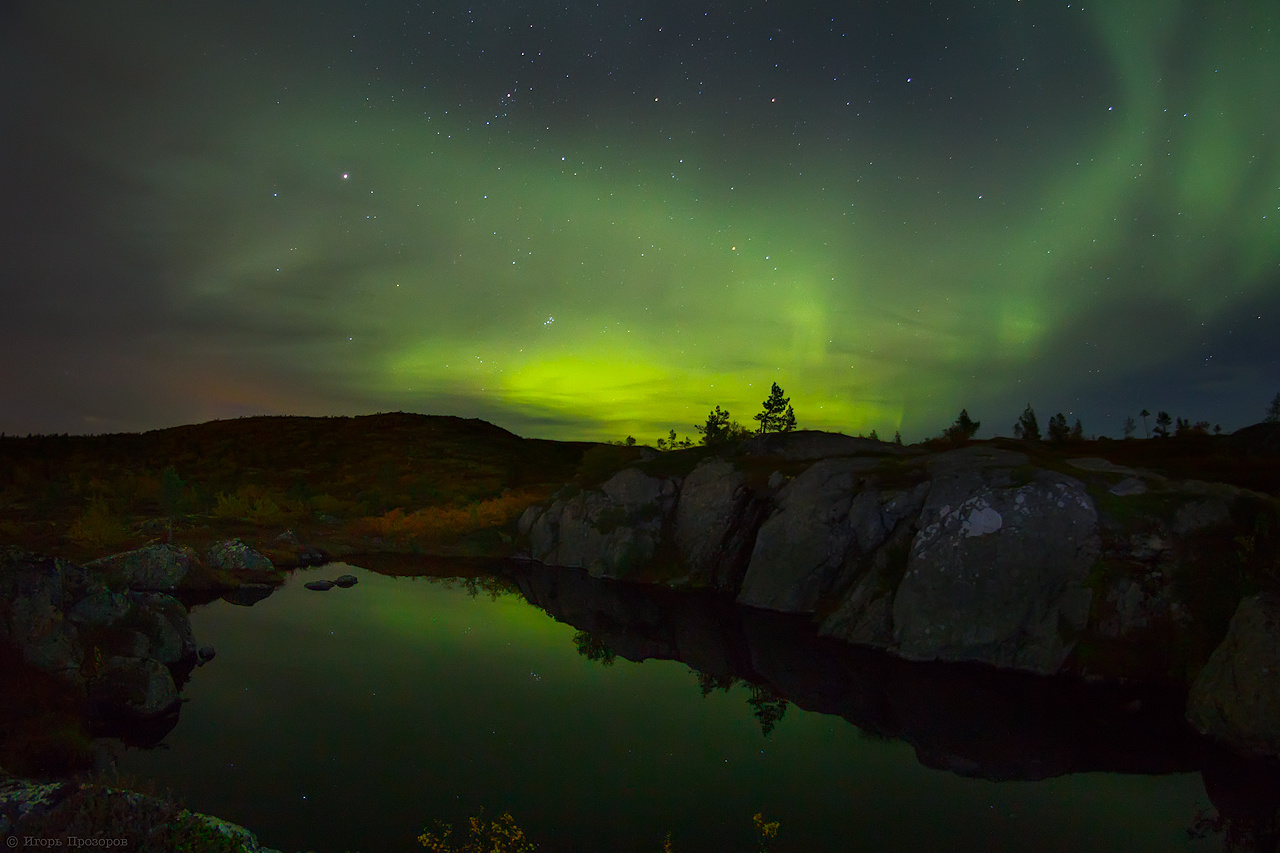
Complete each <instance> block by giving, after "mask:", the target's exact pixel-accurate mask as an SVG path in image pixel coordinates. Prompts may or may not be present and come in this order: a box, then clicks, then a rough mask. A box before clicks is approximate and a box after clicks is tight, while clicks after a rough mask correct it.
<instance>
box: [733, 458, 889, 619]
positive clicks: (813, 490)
mask: <svg viewBox="0 0 1280 853" xmlns="http://www.w3.org/2000/svg"><path fill="white" fill-rule="evenodd" d="M875 465H876V460H874V459H866V458H852V457H837V458H834V459H823V460H822V461H820V462H815V463H814V464H812V465H810V466H809V467H808V468H806V469H805V470H804V472H803V473H801V474H800V475H799V476H798V477H796V478H795V479H793V480H792V481H791V482H789V483H787V484H786V485H785V486H783V487H782V490H781V491H780V492H778V496H777V508H776V509H775V510H774V512H773V513H772V514H771V515H770V516H769V517H768V518H766V519H765V521H764V523H763V524H762V525H760V531H759V533H757V534H756V542H755V547H754V549H753V550H752V552H751V562H750V563H749V564H748V566H747V572H746V575H745V576H744V577H743V579H742V589H741V591H740V592H739V593H738V603H739V604H746V605H749V606H751V607H761V608H766V609H769V610H779V611H783V612H788V613H811V612H813V609H814V606H815V605H816V604H817V603H818V600H819V598H820V597H821V596H822V594H823V593H824V592H826V591H827V590H828V589H829V588H830V586H831V584H832V582H833V581H834V579H835V578H836V576H837V575H838V573H839V572H840V570H841V568H842V567H843V566H844V563H845V559H846V557H847V556H848V553H849V550H850V548H851V547H853V546H854V544H855V543H856V542H857V540H858V536H859V532H860V531H859V530H857V529H856V526H857V519H859V518H860V517H861V516H862V515H863V513H864V511H865V510H867V509H869V508H870V505H872V504H874V505H876V506H877V507H878V500H877V497H878V496H877V495H875V494H873V493H867V492H864V493H861V494H859V495H857V499H858V503H859V506H858V507H857V508H854V506H853V505H854V503H855V494H854V486H855V484H856V483H857V482H859V477H858V475H859V473H860V472H865V471H867V470H869V469H871V468H873V467H875ZM864 495H865V496H866V497H864ZM864 505H865V506H864ZM851 509H856V511H855V512H853V513H852V515H851ZM873 514H874V513H873ZM881 532H882V531H881ZM873 535H877V534H873ZM876 544H879V543H876Z"/></svg>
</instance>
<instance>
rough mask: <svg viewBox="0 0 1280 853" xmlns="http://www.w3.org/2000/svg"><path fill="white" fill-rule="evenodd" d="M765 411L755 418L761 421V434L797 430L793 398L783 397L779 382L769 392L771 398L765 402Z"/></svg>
mask: <svg viewBox="0 0 1280 853" xmlns="http://www.w3.org/2000/svg"><path fill="white" fill-rule="evenodd" d="M763 405H764V410H763V411H762V412H760V414H758V415H756V416H755V419H756V420H757V421H759V423H760V428H759V430H758V431H759V432H791V431H792V430H793V429H795V428H796V413H795V410H794V409H792V408H791V398H790V397H784V396H782V388H781V386H779V385H778V383H777V382H775V383H773V388H772V389H770V391H769V398H768V399H767V400H765V401H764V404H763Z"/></svg>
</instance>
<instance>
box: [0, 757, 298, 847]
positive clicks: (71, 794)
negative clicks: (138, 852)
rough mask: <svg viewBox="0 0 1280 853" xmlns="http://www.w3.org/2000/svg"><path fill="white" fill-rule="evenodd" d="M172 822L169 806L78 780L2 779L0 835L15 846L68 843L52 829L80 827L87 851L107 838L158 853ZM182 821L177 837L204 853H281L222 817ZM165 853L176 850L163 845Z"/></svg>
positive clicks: (185, 816)
mask: <svg viewBox="0 0 1280 853" xmlns="http://www.w3.org/2000/svg"><path fill="white" fill-rule="evenodd" d="M175 817H177V816H176V815H175V809H174V806H173V803H172V802H166V801H164V800H160V799H157V798H155V797H150V796H147V795H145V794H139V793H137V792H135V791H128V790H123V789H120V788H110V787H106V786H103V785H98V784H95V783H82V782H77V781H71V782H36V781H33V780H30V779H20V778H16V777H9V776H7V775H4V774H0V835H8V836H10V837H11V838H12V839H13V840H14V841H17V839H18V837H19V836H23V837H35V838H43V839H45V840H47V841H66V840H67V839H68V838H70V839H75V836H64V835H63V834H62V833H61V832H54V831H51V830H53V829H55V828H56V829H58V830H61V829H63V828H65V827H80V828H81V829H82V830H83V831H85V832H86V833H87V835H88V837H86V838H81V839H79V841H80V843H81V844H83V845H85V846H89V847H92V846H94V845H93V841H99V842H101V841H102V840H104V839H110V840H112V841H114V842H115V844H116V845H117V846H119V847H121V848H122V849H126V850H132V849H143V850H152V849H158V848H157V846H156V836H155V833H156V832H157V828H158V827H163V826H166V825H167V828H168V829H170V830H172V829H174V828H175V825H174V824H173V823H172V821H173V820H174V818H175ZM181 821H182V824H183V827H182V830H180V832H181V834H182V835H186V836H198V837H199V838H201V839H203V841H202V843H201V846H200V847H199V849H202V850H205V849H208V850H237V851H242V852H243V853H279V851H277V850H274V849H272V848H270V847H264V846H262V845H261V844H260V843H259V842H258V839H257V837H256V836H255V835H254V834H253V833H252V832H250V831H249V830H247V829H245V828H244V827H242V826H240V825H238V824H234V823H229V822H228V821H225V820H222V819H221V818H216V817H211V816H209V815H205V814H199V813H196V812H191V811H183V812H182V813H181ZM162 832H163V830H162ZM161 838H163V839H165V840H166V842H169V841H172V837H171V836H168V835H163V834H162V835H161ZM188 843H189V841H184V842H182V849H194V848H189V847H187V844H188ZM13 846H16V844H15V845H13ZM46 846H49V847H60V846H62V845H61V844H48V845H46ZM72 846H75V844H74V843H73V844H72ZM102 846H107V845H102ZM165 849H176V848H173V847H170V846H168V843H166V845H165Z"/></svg>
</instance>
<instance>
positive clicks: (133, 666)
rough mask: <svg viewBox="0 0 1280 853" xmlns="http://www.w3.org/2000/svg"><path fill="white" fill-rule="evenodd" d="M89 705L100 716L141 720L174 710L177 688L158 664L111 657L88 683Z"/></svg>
mask: <svg viewBox="0 0 1280 853" xmlns="http://www.w3.org/2000/svg"><path fill="white" fill-rule="evenodd" d="M89 701H90V702H92V703H93V706H94V708H95V709H96V710H97V712H98V713H99V714H100V715H102V716H105V717H109V718H124V719H138V720H141V719H147V718H151V717H158V716H161V715H164V714H168V713H171V712H173V711H174V710H176V709H177V707H178V688H177V686H175V685H174V683H173V674H172V673H170V672H169V668H168V667H166V666H165V665H164V664H162V663H160V661H158V660H154V659H152V658H145V657H125V656H123V655H114V656H112V657H110V658H107V659H106V660H105V661H103V663H102V664H101V665H100V666H99V667H98V668H97V670H96V672H95V673H94V674H93V677H92V678H91V679H90V680H89Z"/></svg>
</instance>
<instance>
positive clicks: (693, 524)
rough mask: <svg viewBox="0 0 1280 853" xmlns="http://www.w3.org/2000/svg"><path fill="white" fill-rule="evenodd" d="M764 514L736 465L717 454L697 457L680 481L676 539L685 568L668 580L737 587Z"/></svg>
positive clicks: (731, 589) (733, 590)
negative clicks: (691, 467) (687, 474)
mask: <svg viewBox="0 0 1280 853" xmlns="http://www.w3.org/2000/svg"><path fill="white" fill-rule="evenodd" d="M763 514H764V504H763V502H762V501H760V500H758V499H757V498H756V497H755V495H754V493H753V492H752V490H751V489H750V488H749V487H748V486H747V482H746V477H745V475H743V473H742V472H741V471H739V470H738V469H737V468H735V467H734V466H733V465H731V464H729V463H728V462H726V461H725V460H723V459H719V458H711V459H707V460H704V461H703V462H701V463H700V464H699V465H698V467H696V468H694V469H693V471H692V472H691V473H690V474H689V476H688V477H686V478H685V479H684V483H683V484H681V486H680V500H679V503H678V504H677V505H676V529H675V541H676V550H677V551H678V552H679V554H680V559H681V560H682V561H683V562H684V565H685V568H686V570H687V574H686V575H685V576H684V577H683V578H679V579H677V580H675V581H673V584H672V585H674V586H685V585H687V586H695V587H711V588H713V589H720V590H724V591H726V592H730V593H737V591H738V586H739V584H740V583H741V581H742V575H743V573H744V572H745V570H746V565H747V560H748V559H749V557H750V554H751V547H752V544H753V543H754V542H755V537H756V530H757V528H758V527H759V525H760V521H761V518H762V517H763Z"/></svg>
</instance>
